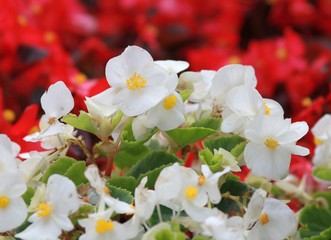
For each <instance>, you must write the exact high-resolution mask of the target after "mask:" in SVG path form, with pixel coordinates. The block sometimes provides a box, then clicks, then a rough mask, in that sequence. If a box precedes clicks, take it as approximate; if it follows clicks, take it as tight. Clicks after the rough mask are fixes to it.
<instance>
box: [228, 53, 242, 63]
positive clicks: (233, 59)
mask: <svg viewBox="0 0 331 240" xmlns="http://www.w3.org/2000/svg"><path fill="white" fill-rule="evenodd" d="M228 62H229V64H239V63H240V62H241V59H240V57H238V56H236V55H234V56H231V57H230V58H229V60H228Z"/></svg>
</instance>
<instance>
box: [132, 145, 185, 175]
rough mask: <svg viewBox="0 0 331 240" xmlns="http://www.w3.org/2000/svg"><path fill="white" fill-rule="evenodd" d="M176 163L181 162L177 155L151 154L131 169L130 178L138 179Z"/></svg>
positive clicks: (158, 152) (159, 152) (157, 152)
mask: <svg viewBox="0 0 331 240" xmlns="http://www.w3.org/2000/svg"><path fill="white" fill-rule="evenodd" d="M176 162H180V159H179V158H177V157H176V156H175V155H172V154H169V153H166V152H162V151H155V152H151V153H150V154H148V155H147V156H146V157H145V158H143V159H142V160H141V161H139V162H137V163H136V164H135V165H134V166H133V167H132V168H131V170H130V171H129V172H128V176H133V177H135V178H138V177H139V176H140V175H141V174H143V173H146V172H148V171H152V170H154V169H156V168H158V167H161V166H164V165H167V164H173V163H176Z"/></svg>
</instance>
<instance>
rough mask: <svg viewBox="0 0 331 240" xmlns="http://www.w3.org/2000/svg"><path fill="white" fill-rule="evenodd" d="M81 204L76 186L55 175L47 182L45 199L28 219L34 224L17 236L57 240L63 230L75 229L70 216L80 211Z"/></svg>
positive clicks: (65, 178)
mask: <svg viewBox="0 0 331 240" xmlns="http://www.w3.org/2000/svg"><path fill="white" fill-rule="evenodd" d="M79 204H80V203H79V198H78V193H77V191H76V186H75V184H74V183H73V182H72V181H71V180H69V179H68V178H67V177H64V176H61V175H58V174H53V175H51V176H50V177H49V179H48V181H47V188H46V193H45V196H44V199H42V201H41V202H40V203H39V204H38V205H37V207H36V209H35V213H34V214H32V215H31V216H30V217H29V219H28V220H29V222H32V224H31V225H30V226H29V227H27V228H26V229H25V230H24V231H23V232H20V233H18V234H16V235H15V236H16V237H18V238H21V239H23V240H30V239H31V240H32V239H36V240H41V239H57V238H58V237H59V236H60V234H61V232H62V230H64V231H70V230H72V229H73V228H74V226H73V224H72V223H71V221H70V219H69V217H68V216H69V214H71V213H73V212H75V211H77V210H78V208H79Z"/></svg>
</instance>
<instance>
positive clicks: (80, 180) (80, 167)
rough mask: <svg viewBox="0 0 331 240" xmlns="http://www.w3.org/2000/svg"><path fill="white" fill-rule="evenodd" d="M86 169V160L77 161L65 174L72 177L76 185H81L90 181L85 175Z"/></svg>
mask: <svg viewBox="0 0 331 240" xmlns="http://www.w3.org/2000/svg"><path fill="white" fill-rule="evenodd" d="M85 169H86V163H85V162H84V161H76V162H75V163H74V164H72V165H71V167H69V168H68V170H67V171H66V172H65V174H64V176H66V177H68V178H69V179H71V180H72V181H73V182H74V184H75V185H76V186H79V185H80V184H84V183H87V182H88V180H87V179H86V177H85V175H84V172H85Z"/></svg>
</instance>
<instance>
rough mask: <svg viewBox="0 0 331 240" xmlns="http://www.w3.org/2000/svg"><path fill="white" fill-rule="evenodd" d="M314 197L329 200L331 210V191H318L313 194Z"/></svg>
mask: <svg viewBox="0 0 331 240" xmlns="http://www.w3.org/2000/svg"><path fill="white" fill-rule="evenodd" d="M313 197H314V199H318V198H323V199H325V200H326V201H327V203H328V207H329V210H331V191H326V192H316V193H314V195H313Z"/></svg>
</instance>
